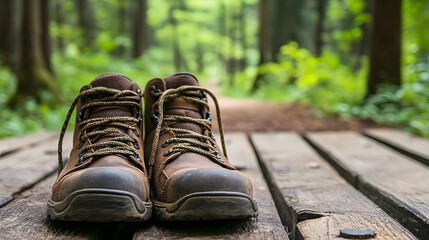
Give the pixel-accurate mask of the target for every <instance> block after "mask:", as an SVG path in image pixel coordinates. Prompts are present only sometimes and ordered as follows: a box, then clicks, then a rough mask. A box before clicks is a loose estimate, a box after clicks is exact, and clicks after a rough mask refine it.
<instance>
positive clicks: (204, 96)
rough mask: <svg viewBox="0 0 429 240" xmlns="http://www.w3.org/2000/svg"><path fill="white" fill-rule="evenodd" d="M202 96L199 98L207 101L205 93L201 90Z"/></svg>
mask: <svg viewBox="0 0 429 240" xmlns="http://www.w3.org/2000/svg"><path fill="white" fill-rule="evenodd" d="M201 94H202V97H201V100H203V101H204V102H207V93H206V92H204V91H201Z"/></svg>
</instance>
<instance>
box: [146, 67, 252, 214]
mask: <svg viewBox="0 0 429 240" xmlns="http://www.w3.org/2000/svg"><path fill="white" fill-rule="evenodd" d="M207 95H210V96H211V98H212V99H213V100H215V98H214V95H213V94H212V93H211V92H210V91H208V90H206V89H204V88H201V87H199V84H198V80H197V79H196V78H195V77H194V76H192V75H190V74H186V73H179V74H176V75H173V76H170V77H167V78H156V79H153V80H151V81H150V82H149V83H148V84H147V85H146V89H145V92H144V98H145V111H146V114H145V137H146V138H145V142H146V145H145V162H146V166H147V168H148V173H149V177H150V181H151V184H152V201H153V203H154V211H155V216H156V217H157V218H159V219H161V220H215V219H242V218H249V217H254V216H256V215H257V205H256V202H255V201H254V200H253V187H252V183H251V181H250V179H249V178H248V177H246V176H245V175H243V174H242V173H240V172H239V171H238V170H237V169H236V168H235V167H234V166H233V165H232V164H231V163H230V162H229V161H228V159H227V157H226V151H225V144H224V140H223V133H222V124H221V122H220V116H219V108H218V106H217V101H216V100H215V103H216V108H217V109H216V112H217V114H218V119H219V121H218V124H219V129H220V135H221V139H222V147H223V153H222V152H221V151H220V150H219V147H218V145H217V144H216V141H215V138H214V136H213V134H212V129H211V114H210V111H209V106H208V104H207Z"/></svg>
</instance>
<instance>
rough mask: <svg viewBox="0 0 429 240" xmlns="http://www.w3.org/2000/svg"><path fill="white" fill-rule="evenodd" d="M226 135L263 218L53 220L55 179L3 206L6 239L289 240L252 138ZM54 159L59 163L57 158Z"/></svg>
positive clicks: (0, 227)
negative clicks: (49, 207)
mask: <svg viewBox="0 0 429 240" xmlns="http://www.w3.org/2000/svg"><path fill="white" fill-rule="evenodd" d="M226 137H227V143H228V145H227V147H228V149H229V150H230V151H229V153H230V158H231V159H233V160H232V162H233V163H234V164H236V165H238V166H241V167H242V168H243V171H244V172H245V173H246V174H247V175H249V176H250V177H251V178H252V179H253V181H254V183H255V197H256V200H257V201H258V204H259V211H260V213H259V216H258V218H254V219H250V220H240V221H211V222H183V223H178V222H175V223H157V222H154V221H149V222H146V223H138V224H133V223H86V222H83V223H76V222H56V221H50V220H48V219H47V217H46V201H47V198H48V197H49V196H50V194H51V186H52V184H53V182H54V181H55V178H56V176H54V175H51V176H50V177H48V178H46V179H43V180H42V181H40V182H39V183H37V184H35V185H34V187H33V188H30V189H27V190H25V191H24V192H22V193H21V194H19V196H17V199H16V200H14V201H12V202H10V203H9V204H7V205H5V206H3V207H2V208H0V232H2V236H4V237H7V238H18V239H22V238H34V239H106V238H109V239H112V238H113V239H130V238H131V237H133V236H132V235H133V234H134V233H135V235H134V238H135V239H143V238H145V237H148V236H152V237H155V238H160V237H161V238H163V239H180V238H186V239H201V238H203V239H204V238H207V239H227V238H234V239H288V236H287V234H286V232H285V230H284V227H283V225H282V224H281V222H280V219H279V216H278V214H277V211H276V209H275V206H274V203H273V200H272V198H271V195H270V194H269V190H268V187H267V185H266V183H265V180H264V179H263V177H262V174H261V173H260V171H259V168H258V164H257V160H256V157H255V155H254V153H253V150H252V148H251V146H250V144H249V142H248V139H247V137H246V135H245V134H242V133H234V134H231V133H228V134H226ZM67 145H68V143H66V144H64V146H67ZM64 152H66V153H67V152H68V151H64ZM51 160H53V161H54V162H55V163H56V161H55V159H51Z"/></svg>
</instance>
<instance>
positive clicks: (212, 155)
mask: <svg viewBox="0 0 429 240" xmlns="http://www.w3.org/2000/svg"><path fill="white" fill-rule="evenodd" d="M206 94H209V95H210V97H211V98H212V99H213V101H214V103H215V107H216V115H217V119H218V121H217V123H218V126H219V132H220V139H221V144H222V150H223V154H224V156H225V158H227V153H226V147H225V140H224V135H223V128H222V120H221V116H220V109H219V105H218V102H217V99H216V97H215V96H214V94H213V93H212V92H210V91H208V90H207V89H205V88H202V87H196V86H182V87H179V88H176V89H168V90H166V91H164V92H162V91H160V90H159V89H156V91H154V92H153V96H154V97H159V99H158V100H157V101H156V102H155V103H154V105H153V109H158V110H157V113H158V114H159V116H158V115H156V116H155V117H156V118H157V125H156V128H155V135H154V140H153V142H152V148H151V152H150V158H149V177H150V178H151V177H152V171H153V165H154V163H155V155H156V149H157V146H158V143H159V138H160V135H161V134H163V133H164V132H167V131H171V132H173V133H174V137H170V138H169V139H167V141H166V142H164V143H163V144H162V145H161V147H167V146H168V145H169V144H171V143H173V142H174V143H176V145H175V146H174V147H172V148H170V149H169V150H168V151H166V152H164V154H163V155H164V156H169V157H168V158H167V159H166V160H165V163H168V162H169V161H172V160H174V159H175V158H177V157H178V156H179V155H180V154H182V153H185V152H194V153H199V154H201V155H204V156H206V157H208V158H209V159H211V160H212V161H215V162H223V160H222V159H221V156H220V154H219V152H218V150H217V148H216V141H215V138H214V136H213V134H212V129H211V115H210V113H209V111H208V110H209V106H208V103H207V98H206ZM177 97H183V98H184V99H185V100H186V101H188V102H192V103H196V104H198V105H200V106H203V107H204V108H205V109H206V110H207V113H208V114H207V116H206V118H205V119H197V118H191V117H186V116H180V115H165V116H164V103H165V102H166V101H168V100H170V99H173V98H177ZM164 122H165V123H167V124H165V125H166V126H165V127H163V124H164ZM168 122H172V123H178V122H180V123H194V124H197V125H199V126H200V127H202V129H203V131H202V134H200V133H197V132H194V131H192V130H188V129H184V128H174V127H170V126H169V125H168ZM173 153H174V154H173Z"/></svg>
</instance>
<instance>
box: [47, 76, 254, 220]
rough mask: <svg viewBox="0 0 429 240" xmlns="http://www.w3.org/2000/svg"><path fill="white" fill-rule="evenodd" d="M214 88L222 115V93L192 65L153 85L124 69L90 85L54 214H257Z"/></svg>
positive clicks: (55, 192)
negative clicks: (214, 123)
mask: <svg viewBox="0 0 429 240" xmlns="http://www.w3.org/2000/svg"><path fill="white" fill-rule="evenodd" d="M208 95H209V96H210V97H211V98H212V99H213V100H214V101H215V103H216V112H217V114H219V107H218V105H217V102H216V99H215V98H214V96H213V94H212V93H211V92H210V91H208V90H206V89H203V88H201V87H200V86H199V84H198V81H197V79H196V78H195V77H194V76H193V75H191V74H187V73H179V74H175V75H172V76H170V77H167V78H156V79H153V80H151V81H150V82H149V83H148V84H147V86H146V89H145V91H144V93H142V91H141V89H140V88H139V86H138V85H137V84H136V83H133V82H132V81H131V80H130V79H129V78H127V77H125V76H123V75H120V74H115V73H108V74H104V75H101V76H99V77H97V78H96V79H95V80H93V81H92V82H91V83H90V84H89V85H87V86H84V87H83V88H82V89H81V91H80V94H79V95H78V97H76V99H75V100H74V101H73V103H72V106H71V108H70V110H69V113H68V115H67V117H66V120H65V122H64V126H63V129H62V130H61V135H60V140H59V144H58V158H59V175H58V178H57V180H56V182H55V183H54V186H53V188H52V196H51V198H50V199H49V201H48V209H47V213H48V216H49V217H50V218H51V219H56V220H70V221H94V222H109V221H145V220H148V219H149V218H151V216H152V206H154V216H155V217H157V218H158V219H161V220H215V219H242V218H249V217H254V216H256V215H257V204H256V202H255V201H254V200H253V187H252V183H251V181H250V180H249V178H248V177H246V176H244V175H243V174H242V173H240V172H239V171H238V170H237V169H235V167H234V166H233V165H232V164H231V163H230V162H229V161H228V159H227V157H226V151H225V143H224V140H223V133H222V124H221V122H220V121H219V122H218V124H219V128H220V133H221V139H222V148H223V149H222V151H220V149H219V146H218V145H217V143H216V141H215V138H214V136H213V134H212V130H211V120H212V119H211V114H210V111H209V106H208V104H207V98H208ZM142 96H144V99H145V108H144V110H145V114H143V112H142V102H141V99H142ZM75 107H77V114H76V125H75V130H74V136H73V149H72V151H71V153H70V158H69V160H68V162H67V164H65V166H63V161H62V157H61V156H62V142H63V137H64V134H65V131H66V128H67V125H68V122H69V119H70V117H71V115H72V113H73V110H74V108H75ZM143 117H144V119H143ZM218 119H220V117H218ZM143 123H144V129H145V131H144V132H143V130H142V129H143Z"/></svg>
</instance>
